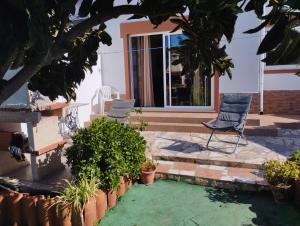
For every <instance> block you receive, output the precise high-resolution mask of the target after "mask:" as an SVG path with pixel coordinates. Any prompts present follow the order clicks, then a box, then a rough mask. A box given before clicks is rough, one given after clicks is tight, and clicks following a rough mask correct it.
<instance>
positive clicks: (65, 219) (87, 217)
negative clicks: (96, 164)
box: [55, 174, 98, 226]
mask: <svg viewBox="0 0 300 226" xmlns="http://www.w3.org/2000/svg"><path fill="white" fill-rule="evenodd" d="M66 184H67V185H66V187H65V189H64V190H63V192H62V193H61V195H60V196H58V198H57V201H56V203H55V205H56V206H57V212H58V217H59V220H60V221H61V223H62V225H64V226H65V225H66V226H67V225H78V226H83V225H85V226H93V225H95V223H96V222H97V220H98V219H97V213H96V199H95V195H96V189H97V186H98V179H96V178H94V177H91V178H88V177H87V176H85V175H83V174H81V176H80V178H79V179H77V180H75V181H68V180H66Z"/></svg>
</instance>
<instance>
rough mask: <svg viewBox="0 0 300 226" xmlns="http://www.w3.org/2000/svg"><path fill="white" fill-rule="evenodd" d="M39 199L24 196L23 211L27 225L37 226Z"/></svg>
mask: <svg viewBox="0 0 300 226" xmlns="http://www.w3.org/2000/svg"><path fill="white" fill-rule="evenodd" d="M37 200H38V198H37V197H36V196H29V195H27V196H24V197H23V199H22V207H23V208H22V210H23V215H24V218H25V222H26V225H30V226H37V225H38V220H37V207H36V202H37Z"/></svg>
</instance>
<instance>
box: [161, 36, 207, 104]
mask: <svg viewBox="0 0 300 226" xmlns="http://www.w3.org/2000/svg"><path fill="white" fill-rule="evenodd" d="M184 39H185V36H184V35H182V34H166V35H164V59H165V62H164V69H165V71H164V74H165V103H166V107H175V108H178V107H185V108H195V109H197V108H198V109H199V107H210V106H211V105H212V103H211V102H212V101H211V86H212V84H211V78H210V76H203V75H201V74H199V73H198V72H197V71H196V72H195V74H194V76H190V75H186V74H182V65H180V64H178V65H172V62H173V61H174V60H176V59H177V58H178V55H177V54H176V53H174V51H172V47H177V46H180V45H181V41H182V40H184Z"/></svg>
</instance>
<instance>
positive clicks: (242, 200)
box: [206, 188, 300, 226]
mask: <svg viewBox="0 0 300 226" xmlns="http://www.w3.org/2000/svg"><path fill="white" fill-rule="evenodd" d="M206 192H207V197H208V198H209V199H210V200H211V201H213V202H220V203H221V204H220V207H223V208H226V205H227V204H229V203H236V204H247V205H249V210H250V211H252V212H253V213H255V218H253V219H252V223H253V224H244V225H242V226H254V225H256V226H294V225H295V222H293V220H291V214H292V213H295V215H297V214H298V215H300V210H299V207H296V206H293V205H280V204H276V203H275V202H274V201H273V197H272V194H270V193H269V192H260V193H257V192H255V193H251V192H248V193H246V192H229V191H226V190H223V189H216V188H206ZM266 196H269V197H268V199H266ZM237 214H238V213H237ZM295 217H299V216H295ZM299 225H300V222H299ZM295 226H296V225H295Z"/></svg>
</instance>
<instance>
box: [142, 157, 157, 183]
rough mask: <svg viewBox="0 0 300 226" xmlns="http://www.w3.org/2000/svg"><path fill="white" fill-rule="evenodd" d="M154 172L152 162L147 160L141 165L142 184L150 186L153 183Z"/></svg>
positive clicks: (154, 165) (154, 166) (154, 167)
mask: <svg viewBox="0 0 300 226" xmlns="http://www.w3.org/2000/svg"><path fill="white" fill-rule="evenodd" d="M155 172H156V164H155V163H154V162H153V160H150V159H147V160H146V161H145V162H144V163H143V164H142V172H141V180H142V182H143V184H146V185H149V184H152V183H153V181H154V177H155Z"/></svg>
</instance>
